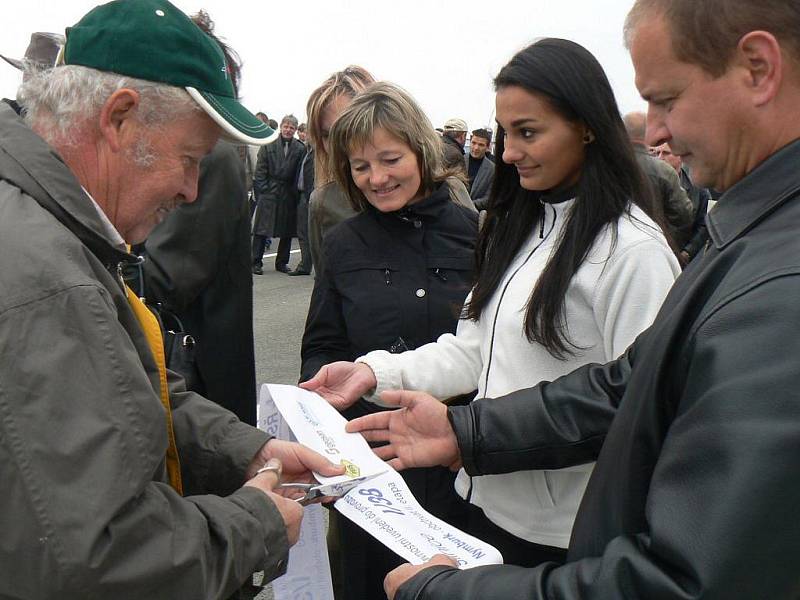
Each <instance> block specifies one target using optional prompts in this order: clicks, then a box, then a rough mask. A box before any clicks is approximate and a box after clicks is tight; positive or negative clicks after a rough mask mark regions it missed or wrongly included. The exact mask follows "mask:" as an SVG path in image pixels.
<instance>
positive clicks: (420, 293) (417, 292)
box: [416, 288, 425, 298]
mask: <svg viewBox="0 0 800 600" xmlns="http://www.w3.org/2000/svg"><path fill="white" fill-rule="evenodd" d="M416 294H417V298H423V297H424V296H425V290H423V289H422V288H419V289H418V290H417V291H416Z"/></svg>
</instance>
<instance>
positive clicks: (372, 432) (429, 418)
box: [347, 391, 461, 471]
mask: <svg viewBox="0 0 800 600" xmlns="http://www.w3.org/2000/svg"><path fill="white" fill-rule="evenodd" d="M381 400H383V401H384V402H385V403H386V404H390V405H394V406H398V407H400V409H399V410H392V411H384V412H379V413H374V414H371V415H367V416H364V417H360V418H358V419H353V420H352V421H350V422H349V423H348V424H347V431H348V432H350V433H355V432H358V433H361V434H362V435H363V436H364V439H366V440H367V441H370V442H388V444H387V445H386V446H381V447H380V448H375V449H374V452H375V454H377V455H378V456H379V457H381V458H382V459H383V460H386V461H389V464H390V465H391V466H392V467H394V468H395V469H397V470H398V471H399V470H402V469H408V468H411V467H433V466H437V465H442V466H445V467H449V468H451V469H452V470H457V469H459V468H461V456H460V454H459V450H458V443H457V441H456V436H455V433H454V432H453V428H452V427H451V426H450V422H449V421H448V419H447V406H445V405H444V404H442V403H441V402H439V401H438V400H437V399H436V398H434V397H433V396H431V395H429V394H426V393H424V392H407V391H387V392H383V394H381Z"/></svg>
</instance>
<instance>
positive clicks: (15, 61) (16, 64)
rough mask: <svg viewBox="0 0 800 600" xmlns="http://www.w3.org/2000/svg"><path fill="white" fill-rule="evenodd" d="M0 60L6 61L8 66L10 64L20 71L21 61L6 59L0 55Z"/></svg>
mask: <svg viewBox="0 0 800 600" xmlns="http://www.w3.org/2000/svg"><path fill="white" fill-rule="evenodd" d="M0 58H2V59H3V60H4V61H6V62H7V63H8V64H10V65H11V66H12V67H14V68H15V69H19V70H20V71H22V61H21V60H17V59H16V58H8V57H7V56H3V55H2V54H0Z"/></svg>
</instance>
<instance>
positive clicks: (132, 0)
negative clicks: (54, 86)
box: [63, 0, 278, 145]
mask: <svg viewBox="0 0 800 600" xmlns="http://www.w3.org/2000/svg"><path fill="white" fill-rule="evenodd" d="M66 34H67V42H66V45H65V47H64V51H63V64H66V65H81V66H84V67H91V68H93V69H97V70H98V71H108V72H111V73H117V74H119V75H127V76H128V77H136V78H137V79H145V80H147V81H156V82H159V83H165V84H167V85H173V86H176V87H181V88H183V89H185V90H186V91H187V92H188V93H189V95H190V96H191V97H192V99H193V100H194V101H195V102H197V104H198V105H199V106H200V107H201V108H202V109H203V110H204V111H205V112H206V114H208V116H209V117H211V118H212V119H213V120H214V121H215V122H216V123H217V125H219V126H220V127H221V128H222V130H223V137H226V138H227V139H229V140H232V141H235V142H238V143H244V144H252V145H263V144H268V143H270V142H272V141H274V140H276V139H277V138H278V132H277V131H275V130H274V129H272V128H271V127H269V125H267V124H265V123H262V122H261V121H260V120H258V119H257V118H256V117H255V115H253V113H251V112H250V111H249V110H247V109H246V108H245V107H244V106H242V105H241V104H240V103H239V101H238V100H237V98H236V94H235V92H234V89H233V82H232V81H231V77H230V75H229V74H228V69H227V66H226V63H225V55H224V54H223V53H222V50H221V49H220V47H219V45H218V44H217V43H216V42H215V41H214V40H213V39H212V38H210V37H209V36H208V35H206V34H205V33H204V32H203V31H202V30H201V29H200V28H199V27H197V25H195V24H194V23H192V21H191V19H189V17H187V16H186V15H185V14H184V13H183V12H181V11H180V10H179V9H178V8H176V7H175V6H173V5H172V4H170V3H169V2H167V0H115V1H114V2H109V3H108V4H103V5H102V6H97V7H95V8H94V9H92V10H91V11H90V12H89V13H87V14H86V15H85V16H84V17H83V18H82V19H81V20H80V21H79V22H78V23H77V24H76V25H75V26H73V27H68V28H67V31H66Z"/></svg>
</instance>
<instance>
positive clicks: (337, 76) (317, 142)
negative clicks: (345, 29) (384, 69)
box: [306, 65, 375, 187]
mask: <svg viewBox="0 0 800 600" xmlns="http://www.w3.org/2000/svg"><path fill="white" fill-rule="evenodd" d="M372 83H375V78H374V77H373V76H372V75H371V74H370V72H369V71H367V70H366V69H365V68H364V67H359V66H357V65H350V66H349V67H347V68H346V69H344V70H343V71H337V72H336V73H334V74H332V75H331V76H330V77H328V78H327V79H326V80H325V81H323V82H322V85H320V86H319V87H318V88H317V89H315V90H314V91H313V92H311V96H310V97H309V98H308V104H306V114H307V115H308V123H307V127H308V129H307V134H308V138H309V140H310V141H311V144H312V145H313V146H314V152H315V154H314V179H315V187H319V186H321V185H323V184H325V183H328V182H329V181H331V180H332V179H333V176H332V175H331V172H330V169H329V166H328V153H327V152H326V151H325V146H324V145H323V143H322V139H323V132H322V127H321V123H320V121H321V120H322V113H323V111H324V110H325V109H326V108H327V107H328V105H329V104H330V103H331V102H332V101H334V100H335V99H336V98H337V97H339V96H346V97H348V98H354V97H355V96H356V95H357V94H359V93H360V92H362V91H364V90H365V89H366V88H367V87H368V86H369V85H370V84H372Z"/></svg>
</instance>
